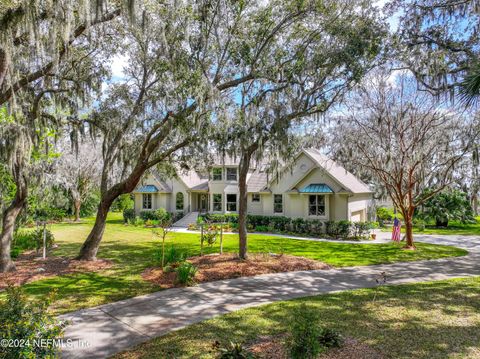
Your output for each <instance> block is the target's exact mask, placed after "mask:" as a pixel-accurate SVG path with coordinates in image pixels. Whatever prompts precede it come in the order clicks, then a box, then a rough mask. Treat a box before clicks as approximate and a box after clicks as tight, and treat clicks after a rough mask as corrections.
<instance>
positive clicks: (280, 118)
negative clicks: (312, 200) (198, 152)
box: [217, 1, 385, 259]
mask: <svg viewBox="0 0 480 359" xmlns="http://www.w3.org/2000/svg"><path fill="white" fill-rule="evenodd" d="M276 6H278V3H276V2H270V3H269V4H268V5H267V6H265V7H264V8H262V9H261V10H260V11H258V12H257V14H256V16H253V17H252V19H251V22H252V23H253V24H255V25H250V26H249V28H251V29H252V28H253V29H258V30H257V31H256V32H255V31H254V32H247V33H245V34H242V35H243V36H242V35H240V36H238V34H237V36H236V39H235V41H240V42H241V48H242V49H245V50H244V51H243V53H240V54H239V55H237V56H236V69H237V71H238V72H239V76H240V77H242V76H246V75H248V74H249V73H251V71H252V70H251V69H252V67H254V66H255V68H256V72H258V73H260V74H265V75H263V76H261V77H260V76H259V77H258V78H253V79H251V80H249V81H246V82H245V83H243V84H242V85H241V86H239V87H238V88H237V90H236V92H234V93H232V94H231V96H230V97H226V98H225V99H224V102H227V104H226V106H227V107H228V108H229V112H228V115H226V116H225V117H224V118H223V120H224V123H223V125H224V129H225V130H224V131H223V132H222V131H220V133H219V138H218V139H217V146H218V148H219V151H220V152H222V153H227V154H229V155H230V156H234V157H237V158H239V178H238V182H239V208H238V213H239V218H238V224H239V256H240V258H243V259H245V258H246V257H247V223H246V222H247V206H248V203H247V183H246V182H247V175H248V172H249V169H250V168H251V165H252V161H253V160H254V161H256V162H257V163H258V162H262V160H263V161H265V162H268V163H270V164H274V163H277V164H278V163H279V162H285V161H286V162H288V159H289V158H290V157H291V156H293V154H294V153H295V152H297V151H298V141H295V136H294V133H292V128H293V127H295V126H298V125H299V123H301V122H302V120H305V119H306V118H311V117H313V116H315V115H317V114H320V113H324V112H326V111H327V110H328V109H329V107H330V106H331V105H332V104H334V103H335V102H337V101H338V100H339V99H340V98H341V96H342V94H343V93H344V92H345V91H346V90H347V89H348V88H349V87H350V86H351V85H352V84H353V83H355V82H356V81H358V80H359V79H361V78H362V76H363V75H364V73H365V72H366V71H367V70H368V69H369V68H371V66H373V64H374V62H375V59H376V56H377V55H378V52H379V51H380V48H381V46H380V45H381V41H382V36H383V35H384V33H385V31H384V27H383V25H382V24H381V22H380V20H379V19H378V18H377V17H376V15H375V10H374V8H373V7H372V6H371V4H370V3H369V2H364V1H340V2H338V1H335V2H334V1H327V2H322V3H321V4H320V3H315V2H311V3H309V2H305V3H304V4H303V5H298V7H297V8H295V7H294V6H292V5H291V7H289V6H288V5H286V3H285V4H284V8H283V9H281V10H277V9H278V8H277V7H276ZM289 18H291V20H289V22H288V23H286V24H285V25H283V26H282V27H279V28H278V29H277V30H276V31H275V32H274V33H273V34H272V35H269V36H268V37H265V34H269V32H268V31H267V29H269V28H272V27H273V25H272V24H274V23H279V24H282V21H283V20H282V19H289ZM257 23H258V25H257ZM266 40H267V41H266ZM258 49H261V50H262V51H263V52H264V55H263V56H262V61H261V62H260V63H259V64H253V63H252V61H254V60H255V58H256V57H255V56H252V55H251V54H252V53H253V54H255V53H256V52H257V51H258ZM247 50H248V51H247ZM275 167H276V168H275ZM277 169H278V166H273V167H272V166H270V168H269V171H272V172H276V171H277Z"/></svg>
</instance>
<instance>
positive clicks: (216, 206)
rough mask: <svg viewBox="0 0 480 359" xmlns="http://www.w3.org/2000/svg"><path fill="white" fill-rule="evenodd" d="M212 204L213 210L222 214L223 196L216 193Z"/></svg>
mask: <svg viewBox="0 0 480 359" xmlns="http://www.w3.org/2000/svg"><path fill="white" fill-rule="evenodd" d="M212 203H213V210H214V211H215V212H221V211H222V194H221V193H214V194H213V201H212Z"/></svg>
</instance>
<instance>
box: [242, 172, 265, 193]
mask: <svg viewBox="0 0 480 359" xmlns="http://www.w3.org/2000/svg"><path fill="white" fill-rule="evenodd" d="M267 181H268V179H267V174H266V173H265V172H260V171H255V172H253V173H252V174H251V175H250V178H249V179H248V181H247V192H249V193H257V192H266V191H268V189H267Z"/></svg>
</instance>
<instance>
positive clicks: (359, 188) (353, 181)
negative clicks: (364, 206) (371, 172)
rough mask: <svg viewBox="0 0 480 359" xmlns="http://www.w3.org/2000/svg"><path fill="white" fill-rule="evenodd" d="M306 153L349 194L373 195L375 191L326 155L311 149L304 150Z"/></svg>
mask: <svg viewBox="0 0 480 359" xmlns="http://www.w3.org/2000/svg"><path fill="white" fill-rule="evenodd" d="M303 153H305V154H306V155H307V156H308V157H309V158H310V159H312V160H313V161H314V162H315V163H316V164H317V165H318V166H320V167H321V168H323V169H324V170H325V171H327V173H328V174H330V176H332V177H333V178H334V179H336V180H337V182H339V184H341V185H342V186H343V187H344V188H345V190H346V191H347V192H352V193H372V192H373V191H372V190H371V189H370V187H368V186H367V185H366V184H365V183H363V182H362V181H361V180H360V179H358V178H357V177H356V176H354V175H353V174H352V173H350V172H348V171H347V170H346V169H345V168H343V167H342V166H340V165H339V164H337V163H336V162H335V161H333V160H331V159H330V158H328V157H327V156H325V155H324V154H322V153H320V152H319V151H318V150H317V149H314V148H309V149H304V150H303Z"/></svg>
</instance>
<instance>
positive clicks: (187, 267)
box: [175, 261, 198, 285]
mask: <svg viewBox="0 0 480 359" xmlns="http://www.w3.org/2000/svg"><path fill="white" fill-rule="evenodd" d="M197 270H198V269H197V267H195V266H194V265H193V264H192V263H190V262H187V261H184V262H182V263H181V264H180V265H179V266H178V267H177V269H176V270H175V271H176V272H177V282H178V283H180V284H185V285H190V284H193V283H194V278H195V274H197Z"/></svg>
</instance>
